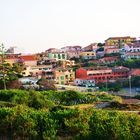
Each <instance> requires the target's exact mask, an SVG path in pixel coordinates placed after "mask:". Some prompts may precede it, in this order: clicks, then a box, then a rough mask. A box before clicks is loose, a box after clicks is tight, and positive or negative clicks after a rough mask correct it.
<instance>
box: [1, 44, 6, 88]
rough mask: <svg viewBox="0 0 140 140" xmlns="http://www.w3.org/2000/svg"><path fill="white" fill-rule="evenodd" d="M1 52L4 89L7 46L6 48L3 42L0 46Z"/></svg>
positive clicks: (4, 84) (4, 85)
mask: <svg viewBox="0 0 140 140" xmlns="http://www.w3.org/2000/svg"><path fill="white" fill-rule="evenodd" d="M0 52H1V65H2V80H3V87H4V90H6V81H5V66H4V59H5V48H4V45H3V44H1V46H0Z"/></svg>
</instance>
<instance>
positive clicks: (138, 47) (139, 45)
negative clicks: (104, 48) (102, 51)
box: [122, 42, 140, 52]
mask: <svg viewBox="0 0 140 140" xmlns="http://www.w3.org/2000/svg"><path fill="white" fill-rule="evenodd" d="M122 51H124V52H140V42H135V43H131V44H125V45H124V47H123V48H122Z"/></svg>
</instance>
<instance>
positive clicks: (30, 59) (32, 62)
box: [19, 55, 37, 66]
mask: <svg viewBox="0 0 140 140" xmlns="http://www.w3.org/2000/svg"><path fill="white" fill-rule="evenodd" d="M19 59H20V60H21V61H23V62H24V64H25V66H36V65H37V57H36V55H21V56H19Z"/></svg>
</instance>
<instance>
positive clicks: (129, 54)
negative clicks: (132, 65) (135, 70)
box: [121, 52, 140, 60]
mask: <svg viewBox="0 0 140 140" xmlns="http://www.w3.org/2000/svg"><path fill="white" fill-rule="evenodd" d="M121 57H122V58H124V59H125V60H127V59H140V52H126V53H124V54H123V55H122V56H121Z"/></svg>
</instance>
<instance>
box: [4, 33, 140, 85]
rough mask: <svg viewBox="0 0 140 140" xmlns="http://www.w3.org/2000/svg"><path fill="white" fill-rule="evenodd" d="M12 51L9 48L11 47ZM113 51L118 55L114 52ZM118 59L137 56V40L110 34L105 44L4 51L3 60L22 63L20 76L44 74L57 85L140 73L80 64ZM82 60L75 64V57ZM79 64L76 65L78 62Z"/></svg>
mask: <svg viewBox="0 0 140 140" xmlns="http://www.w3.org/2000/svg"><path fill="white" fill-rule="evenodd" d="M12 51H13V50H12ZM115 54H119V56H118V55H115ZM120 58H122V59H124V61H125V60H127V59H132V58H136V59H139V58H140V41H139V40H137V39H136V38H135V37H130V36H127V37H110V38H108V39H107V40H105V43H92V44H90V45H88V46H86V47H81V46H66V47H62V48H61V49H56V48H50V49H48V50H46V51H44V52H42V53H37V54H31V55H22V54H14V52H12V53H7V54H6V59H5V61H6V62H7V63H10V64H11V65H12V64H13V63H16V62H23V63H24V65H25V68H24V70H23V71H22V75H23V77H36V78H41V77H44V78H46V79H48V80H53V81H55V83H56V84H60V85H76V86H85V87H94V86H95V85H96V84H97V83H104V82H106V81H108V82H115V81H116V80H118V79H126V78H128V77H129V76H130V75H138V74H140V70H139V69H137V70H134V69H133V70H130V69H129V68H126V67H122V66H117V67H113V68H110V67H107V66H92V67H83V66H82V65H80V64H81V63H82V62H87V63H89V62H94V63H98V64H111V63H116V62H117V61H118V60H119V59H120ZM76 59H78V60H82V61H79V62H78V66H77V63H75V60H76ZM79 63H80V64H79Z"/></svg>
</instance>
